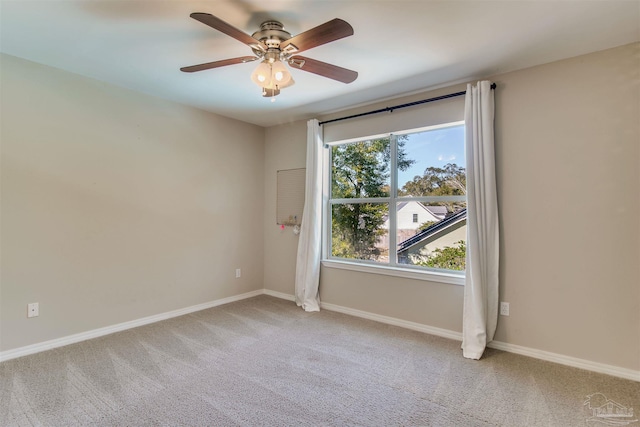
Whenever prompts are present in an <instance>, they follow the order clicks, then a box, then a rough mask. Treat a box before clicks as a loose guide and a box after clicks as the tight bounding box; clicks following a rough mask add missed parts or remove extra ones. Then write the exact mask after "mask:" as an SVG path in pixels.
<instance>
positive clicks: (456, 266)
mask: <svg viewBox="0 0 640 427" xmlns="http://www.w3.org/2000/svg"><path fill="white" fill-rule="evenodd" d="M466 255H467V243H466V242H465V241H464V240H460V241H458V242H456V243H455V246H445V247H443V248H437V249H435V250H434V251H433V252H432V253H431V254H430V255H429V256H428V257H426V259H425V258H421V259H413V264H415V265H422V266H425V267H431V268H442V269H445V270H458V271H464V269H465V262H466Z"/></svg>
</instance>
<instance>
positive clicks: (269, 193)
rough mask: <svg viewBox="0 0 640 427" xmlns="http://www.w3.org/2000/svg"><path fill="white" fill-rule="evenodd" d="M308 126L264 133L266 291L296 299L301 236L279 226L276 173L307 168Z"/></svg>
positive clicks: (288, 125) (290, 127)
mask: <svg viewBox="0 0 640 427" xmlns="http://www.w3.org/2000/svg"><path fill="white" fill-rule="evenodd" d="M306 144H307V124H306V122H303V121H300V122H295V123H292V124H287V125H282V126H278V127H271V128H267V130H266V132H265V147H267V148H266V149H265V158H264V187H263V188H264V197H265V211H264V243H265V246H264V284H265V289H270V290H272V291H276V292H283V293H286V294H289V295H293V281H294V279H295V274H296V263H295V260H296V250H297V248H298V236H296V235H294V234H293V232H292V228H291V227H286V228H285V229H284V230H281V229H280V227H279V226H278V225H277V224H276V197H277V171H279V170H284V169H296V168H304V167H306Z"/></svg>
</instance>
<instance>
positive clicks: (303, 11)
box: [0, 0, 640, 126]
mask: <svg viewBox="0 0 640 427" xmlns="http://www.w3.org/2000/svg"><path fill="white" fill-rule="evenodd" d="M0 7H1V8H0V50H1V51H2V52H3V53H7V54H10V55H14V56H18V57H21V58H24V59H28V60H31V61H35V62H38V63H41V64H46V65H49V66H52V67H57V68H61V69H63V70H67V71H70V72H73V73H77V74H81V75H84V76H88V77H91V78H95V79H98V80H102V81H105V82H108V83H112V84H115V85H118V86H122V87H125V88H129V89H133V90H136V91H139V92H143V93H147V94H151V95H154V96H158V97H160V98H164V99H168V100H172V101H177V102H179V103H182V104H187V105H192V106H194V107H197V108H201V109H204V110H207V111H211V112H214V113H218V114H221V115H224V116H227V117H233V118H236V119H239V120H243V121H246V122H249V123H255V124H258V125H261V126H270V125H273V124H279V123H284V122H288V121H292V120H298V119H302V118H307V117H310V116H313V115H314V114H318V113H324V112H329V111H337V110H340V109H344V108H346V107H349V106H353V105H358V104H363V103H367V102H371V101H375V100H379V99H383V98H388V97H393V96H397V95H401V94H405V93H410V92H415V91H418V90H424V89H428V88H433V87H437V86H442V85H444V84H450V83H453V82H459V81H467V80H472V79H474V78H481V77H487V76H490V75H493V74H496V73H502V72H506V71H512V70H516V69H520V68H525V67H529V66H533V65H537V64H542V63H546V62H551V61H555V60H558V59H562V58H567V57H572V56H576V55H581V54H584V53H588V52H594V51H597V50H602V49H607V48H610V47H614V46H620V45H624V44H627V43H631V42H634V41H638V40H640V0H630V1H628V0H627V1H620V0H609V1H584V0H573V1H551V0H544V1H520V0H502V1H479V0H458V1H452V0H449V1H429V0H423V1H421V0H335V1H334V0H267V1H264V0H263V1H256V0H235V1H232V0H215V1H196V0H173V1H163V0H131V1H127V0H43V1H36V0H0ZM191 12H206V13H211V14H213V15H215V16H217V17H219V18H220V19H222V20H224V21H226V22H228V23H229V24H231V25H233V26H235V27H237V28H239V29H241V30H243V31H245V32H247V33H248V34H252V33H253V32H254V31H256V30H257V29H258V27H259V25H260V23H261V22H263V21H265V20H267V19H276V20H279V21H280V22H282V23H283V24H284V25H285V29H287V30H288V31H289V32H290V33H291V34H292V35H296V34H299V33H301V32H303V31H306V30H308V29H310V28H313V27H316V26H318V25H320V24H322V23H324V22H326V21H329V20H331V19H333V18H341V19H344V20H345V21H347V22H349V23H350V24H351V25H352V26H353V28H354V31H355V34H354V35H353V36H351V37H348V38H345V39H341V40H338V41H335V42H332V43H329V44H326V45H323V46H320V47H317V48H315V49H312V50H308V51H305V52H304V53H303V55H305V56H308V57H311V58H314V59H318V60H321V61H325V62H329V63H332V64H335V65H339V66H342V67H345V68H349V69H352V70H355V71H358V73H359V77H358V79H357V80H356V81H355V82H353V83H351V84H348V85H347V84H344V83H340V82H336V81H334V80H330V79H326V78H323V77H320V76H317V75H315V74H311V73H306V72H303V71H300V70H293V71H292V74H293V76H294V78H295V80H296V84H295V85H294V86H292V87H289V88H286V89H283V91H282V93H281V94H280V96H278V97H277V101H276V102H274V103H271V102H269V100H268V99H265V98H262V97H261V96H260V90H259V88H258V87H257V86H255V85H254V84H253V83H252V82H251V80H250V78H249V76H250V74H251V72H252V70H253V69H254V68H255V67H256V66H257V63H255V62H254V63H247V64H239V65H232V66H228V67H224V68H218V69H213V70H207V71H201V72H197V73H191V74H190V73H183V72H181V71H179V68H180V67H183V66H187V65H195V64H200V63H203V62H210V61H216V60H221V59H226V58H231V57H238V56H245V55H251V50H250V49H249V48H248V47H247V46H246V45H244V44H242V43H240V42H239V41H237V40H235V39H233V38H231V37H229V36H226V35H224V34H222V33H220V32H218V31H216V30H214V29H213V28H210V27H208V26H206V25H204V24H202V23H200V22H198V21H196V20H194V19H191V18H189V14H190V13H191Z"/></svg>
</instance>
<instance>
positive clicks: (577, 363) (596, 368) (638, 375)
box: [487, 341, 640, 381]
mask: <svg viewBox="0 0 640 427" xmlns="http://www.w3.org/2000/svg"><path fill="white" fill-rule="evenodd" d="M487 347H490V348H495V349H496V350H502V351H507V352H509V353H516V354H521V355H523V356H528V357H533V358H535V359H540V360H545V361H547V362H554V363H559V364H561V365H566V366H571V367H573V368H579V369H585V370H587V371H592V372H598V373H600V374H607V375H612V376H614V377H619V378H624V379H627V380H632V381H640V371H634V370H633V369H627V368H621V367H618V366H613V365H607V364H606V363H599V362H592V361H590V360H585V359H579V358H577V357H571V356H565V355H563V354H558V353H552V352H550V351H544V350H537V349H535V348H530V347H523V346H521V345H516V344H509V343H505V342H501V341H491V342H490V343H489V344H488V345H487Z"/></svg>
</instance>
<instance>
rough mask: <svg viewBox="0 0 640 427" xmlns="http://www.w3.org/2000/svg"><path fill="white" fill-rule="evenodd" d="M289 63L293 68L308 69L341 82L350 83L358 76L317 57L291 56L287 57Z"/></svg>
mask: <svg viewBox="0 0 640 427" xmlns="http://www.w3.org/2000/svg"><path fill="white" fill-rule="evenodd" d="M289 64H290V65H291V66H292V67H293V68H297V69H300V70H302V71H308V72H310V73H313V74H317V75H319V76H323V77H328V78H330V79H333V80H337V81H339V82H342V83H351V82H352V81H354V80H355V79H357V78H358V73H357V72H355V71H352V70H349V69H346V68H342V67H338V66H337V65H332V64H327V63H326V62H322V61H318V60H317V59H311V58H307V57H305V56H293V57H291V58H290V59H289Z"/></svg>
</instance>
